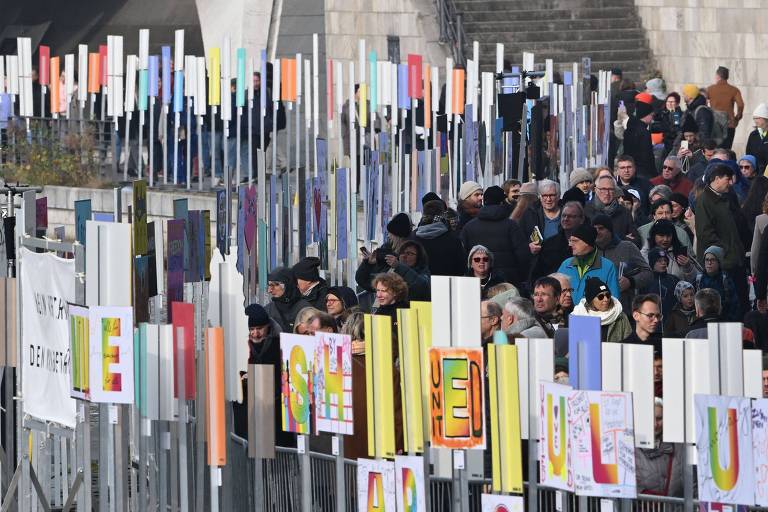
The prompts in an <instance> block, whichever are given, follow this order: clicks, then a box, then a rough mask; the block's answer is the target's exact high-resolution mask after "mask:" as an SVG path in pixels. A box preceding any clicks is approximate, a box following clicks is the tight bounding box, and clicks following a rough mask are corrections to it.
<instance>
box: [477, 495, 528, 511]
mask: <svg viewBox="0 0 768 512" xmlns="http://www.w3.org/2000/svg"><path fill="white" fill-rule="evenodd" d="M480 500H481V506H482V508H481V510H482V512H524V511H525V504H524V501H523V497H522V496H502V495H498V494H483V495H482V496H481V497H480Z"/></svg>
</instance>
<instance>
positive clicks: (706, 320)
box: [685, 316, 723, 338]
mask: <svg viewBox="0 0 768 512" xmlns="http://www.w3.org/2000/svg"><path fill="white" fill-rule="evenodd" d="M722 321H723V320H722V319H721V318H720V317H719V316H705V317H702V318H696V320H694V321H693V323H692V324H691V325H689V326H688V330H687V331H686V332H685V337H686V338H706V337H707V330H708V329H709V328H708V327H707V324H710V323H715V322H722Z"/></svg>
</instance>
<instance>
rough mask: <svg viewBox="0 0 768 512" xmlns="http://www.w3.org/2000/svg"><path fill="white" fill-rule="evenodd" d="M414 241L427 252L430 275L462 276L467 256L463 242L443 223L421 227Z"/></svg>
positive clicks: (416, 232) (415, 233)
mask: <svg viewBox="0 0 768 512" xmlns="http://www.w3.org/2000/svg"><path fill="white" fill-rule="evenodd" d="M413 239H414V240H415V241H417V242H419V243H420V244H421V245H422V247H424V250H425V251H426V252H427V258H428V259H429V273H430V274H431V275H433V276H462V275H464V271H465V270H466V268H467V255H466V252H465V251H464V246H463V245H461V240H459V238H458V237H457V236H456V234H455V233H454V232H453V231H451V230H450V229H448V226H446V225H445V223H443V222H433V223H432V224H427V225H424V226H419V227H418V228H416V231H415V232H414V236H413Z"/></svg>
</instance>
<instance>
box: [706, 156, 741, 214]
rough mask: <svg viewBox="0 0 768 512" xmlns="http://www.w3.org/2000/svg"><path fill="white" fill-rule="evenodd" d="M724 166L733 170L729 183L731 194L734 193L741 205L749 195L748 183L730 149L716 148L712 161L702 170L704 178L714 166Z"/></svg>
mask: <svg viewBox="0 0 768 512" xmlns="http://www.w3.org/2000/svg"><path fill="white" fill-rule="evenodd" d="M718 163H721V164H724V165H727V166H728V167H730V168H731V170H733V180H732V182H731V192H733V193H735V195H736V196H737V197H738V203H739V204H742V203H743V202H744V200H745V199H746V198H747V194H748V193H749V181H748V180H747V179H746V178H745V177H744V175H743V174H742V173H741V170H740V169H739V164H738V162H737V161H736V153H735V152H734V151H732V150H730V149H724V148H717V149H716V150H715V154H714V155H712V159H711V160H710V161H709V165H708V166H707V168H706V169H705V170H704V176H705V179H706V176H707V175H708V174H709V171H710V170H711V169H712V168H713V167H714V166H715V164H718Z"/></svg>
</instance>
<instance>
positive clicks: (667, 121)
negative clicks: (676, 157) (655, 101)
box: [651, 92, 683, 155]
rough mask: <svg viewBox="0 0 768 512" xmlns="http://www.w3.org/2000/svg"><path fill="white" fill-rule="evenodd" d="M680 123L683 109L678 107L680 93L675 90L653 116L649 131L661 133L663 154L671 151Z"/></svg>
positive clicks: (677, 135)
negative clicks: (659, 110)
mask: <svg viewBox="0 0 768 512" xmlns="http://www.w3.org/2000/svg"><path fill="white" fill-rule="evenodd" d="M682 123H683V111H682V110H681V109H680V95H679V94H678V93H676V92H670V93H669V94H667V96H666V98H665V100H664V108H663V109H662V110H661V112H659V113H658V114H657V115H656V116H655V117H654V122H653V125H652V126H651V131H653V132H660V133H662V141H663V143H664V154H665V155H667V154H669V153H670V151H672V148H673V146H674V145H675V141H676V140H677V139H678V138H679V137H680V131H681V130H682Z"/></svg>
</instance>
